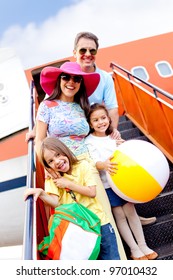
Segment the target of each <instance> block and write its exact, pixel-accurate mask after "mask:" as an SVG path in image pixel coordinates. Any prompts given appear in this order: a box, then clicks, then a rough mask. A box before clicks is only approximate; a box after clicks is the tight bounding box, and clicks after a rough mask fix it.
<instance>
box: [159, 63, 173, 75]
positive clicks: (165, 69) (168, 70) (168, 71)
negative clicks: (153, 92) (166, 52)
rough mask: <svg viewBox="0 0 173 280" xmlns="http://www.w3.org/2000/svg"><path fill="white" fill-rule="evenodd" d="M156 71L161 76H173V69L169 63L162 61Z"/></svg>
mask: <svg viewBox="0 0 173 280" xmlns="http://www.w3.org/2000/svg"><path fill="white" fill-rule="evenodd" d="M156 69H157V72H158V73H159V75H160V76H162V77H165V78H166V77H170V76H172V75H173V69H172V67H171V65H170V64H169V63H168V62H167V61H160V62H157V63H156Z"/></svg>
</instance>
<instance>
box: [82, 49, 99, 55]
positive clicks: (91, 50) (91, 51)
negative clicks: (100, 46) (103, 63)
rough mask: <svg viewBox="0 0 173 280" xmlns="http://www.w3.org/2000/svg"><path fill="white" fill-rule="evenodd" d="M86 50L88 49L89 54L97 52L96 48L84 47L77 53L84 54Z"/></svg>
mask: <svg viewBox="0 0 173 280" xmlns="http://www.w3.org/2000/svg"><path fill="white" fill-rule="evenodd" d="M87 51H89V52H90V54H91V55H96V53H97V50H95V49H85V48H82V49H80V50H79V53H80V54H85V53H86V52H87Z"/></svg>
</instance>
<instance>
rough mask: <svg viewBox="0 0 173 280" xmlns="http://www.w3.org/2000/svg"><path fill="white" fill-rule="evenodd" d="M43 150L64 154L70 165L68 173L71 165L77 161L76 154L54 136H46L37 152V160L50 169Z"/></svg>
mask: <svg viewBox="0 0 173 280" xmlns="http://www.w3.org/2000/svg"><path fill="white" fill-rule="evenodd" d="M45 150H51V151H54V152H57V153H58V154H60V155H63V156H66V157H67V158H68V160H69V165H70V169H69V171H68V173H71V171H72V166H73V165H74V164H76V163H77V162H78V159H77V158H76V156H75V155H74V154H73V153H72V152H71V151H70V149H69V148H68V147H67V146H66V145H65V144H64V143H63V142H61V141H60V140H59V139H57V138H54V137H46V138H45V139H44V140H43V141H42V144H41V147H40V152H39V160H40V162H41V163H42V165H43V166H44V167H45V168H46V169H50V168H51V167H50V166H49V165H48V163H47V162H46V160H45V157H44V154H45Z"/></svg>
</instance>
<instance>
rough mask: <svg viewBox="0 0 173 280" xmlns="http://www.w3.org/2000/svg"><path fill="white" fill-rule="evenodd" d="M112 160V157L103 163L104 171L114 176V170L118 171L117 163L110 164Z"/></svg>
mask: <svg viewBox="0 0 173 280" xmlns="http://www.w3.org/2000/svg"><path fill="white" fill-rule="evenodd" d="M112 158H113V156H111V157H109V158H108V159H107V160H106V161H105V162H104V165H105V170H106V171H107V172H108V173H109V174H112V175H113V174H116V170H118V167H117V165H118V163H117V162H111V159H112Z"/></svg>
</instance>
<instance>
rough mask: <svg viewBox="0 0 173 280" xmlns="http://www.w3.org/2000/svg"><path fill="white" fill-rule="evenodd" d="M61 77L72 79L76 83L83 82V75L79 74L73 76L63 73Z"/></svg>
mask: <svg viewBox="0 0 173 280" xmlns="http://www.w3.org/2000/svg"><path fill="white" fill-rule="evenodd" d="M61 79H62V80H63V81H66V82H69V81H70V80H71V79H72V80H73V82H74V83H81V81H82V76H79V75H75V76H72V75H70V74H62V75H61Z"/></svg>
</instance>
